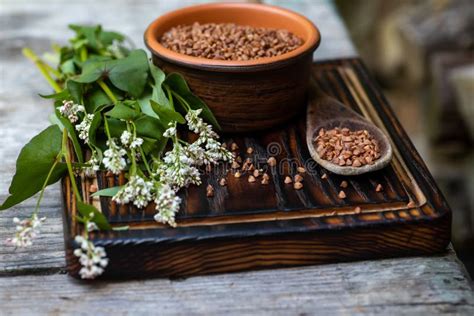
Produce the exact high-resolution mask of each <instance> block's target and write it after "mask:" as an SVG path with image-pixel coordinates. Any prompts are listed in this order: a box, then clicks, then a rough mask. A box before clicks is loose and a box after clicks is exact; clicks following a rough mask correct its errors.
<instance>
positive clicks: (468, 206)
mask: <svg viewBox="0 0 474 316" xmlns="http://www.w3.org/2000/svg"><path fill="white" fill-rule="evenodd" d="M335 4H336V6H337V8H338V10H339V13H340V14H341V16H342V18H343V19H344V21H345V23H346V26H347V29H348V31H349V33H350V35H351V38H352V40H353V42H354V45H355V46H356V48H357V50H358V52H359V54H360V55H361V57H362V59H363V60H364V62H365V63H366V65H367V66H368V67H369V68H370V70H371V71H372V74H374V75H375V76H376V78H377V81H378V83H379V84H380V85H381V86H382V88H383V90H384V92H385V95H386V97H387V98H388V99H389V102H390V103H391V105H392V107H393V109H394V111H395V112H396V114H397V116H398V118H399V120H400V121H401V123H402V125H403V126H404V128H405V129H406V131H407V133H408V135H409V136H410V138H411V140H412V141H413V142H414V144H415V146H416V148H417V149H418V151H419V152H420V154H421V156H422V157H423V158H424V160H425V162H426V164H427V165H428V168H429V170H430V171H431V173H432V174H433V176H434V178H435V179H436V182H437V183H438V185H439V186H440V188H441V191H442V192H443V193H444V195H445V197H446V199H447V200H448V202H449V204H450V206H451V208H452V210H453V213H454V216H453V234H452V241H453V244H454V248H455V249H456V252H457V254H458V256H459V257H460V259H461V260H462V261H463V262H464V264H465V266H466V268H467V269H468V270H469V272H470V274H471V276H474V151H473V139H474V50H473V48H474V1H472V0H423V1H420V0H403V1H398V0H390V1H375V0H370V1H367V0H351V1H348V0H336V1H335Z"/></svg>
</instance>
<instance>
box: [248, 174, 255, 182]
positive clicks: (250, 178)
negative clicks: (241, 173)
mask: <svg viewBox="0 0 474 316" xmlns="http://www.w3.org/2000/svg"><path fill="white" fill-rule="evenodd" d="M248 181H249V182H250V183H253V182H255V177H254V176H252V175H250V176H249V178H248Z"/></svg>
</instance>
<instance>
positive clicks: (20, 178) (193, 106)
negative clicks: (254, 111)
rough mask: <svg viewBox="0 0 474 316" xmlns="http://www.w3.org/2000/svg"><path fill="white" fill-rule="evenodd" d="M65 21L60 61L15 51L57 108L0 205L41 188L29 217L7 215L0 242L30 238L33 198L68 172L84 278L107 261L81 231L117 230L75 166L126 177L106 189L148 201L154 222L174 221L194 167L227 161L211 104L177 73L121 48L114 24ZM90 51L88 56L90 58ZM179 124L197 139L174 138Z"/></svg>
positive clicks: (196, 172) (122, 198)
mask: <svg viewBox="0 0 474 316" xmlns="http://www.w3.org/2000/svg"><path fill="white" fill-rule="evenodd" d="M70 28H71V29H72V30H73V31H74V32H75V33H76V34H75V37H73V38H72V39H71V40H70V43H71V44H70V45H66V46H63V47H57V46H56V47H55V48H54V54H56V55H57V56H56V57H57V58H55V60H57V61H58V62H59V63H58V65H57V66H56V67H52V66H50V65H49V64H48V63H46V62H45V61H43V60H42V59H41V58H40V57H38V56H37V55H36V54H35V53H34V52H33V51H31V50H30V49H24V50H23V53H24V55H25V56H26V57H27V58H29V59H30V60H31V61H33V62H34V64H35V65H36V66H37V67H38V69H39V70H40V72H41V74H42V75H43V76H44V78H45V79H46V80H47V81H48V83H49V84H50V86H51V87H52V88H53V90H54V92H55V93H54V94H51V95H48V96H45V97H46V98H49V99H54V100H55V102H54V104H55V108H56V109H57V111H55V113H54V114H53V116H52V118H51V122H52V124H53V125H51V126H49V127H48V128H47V129H45V130H44V131H43V132H41V133H40V134H39V135H37V136H35V137H34V138H33V139H32V140H31V141H30V143H28V144H27V145H26V146H25V148H24V150H22V152H21V153H20V156H19V158H18V160H17V170H16V173H15V176H14V179H13V181H12V184H11V186H10V189H9V192H10V196H9V197H8V198H7V200H6V201H5V202H4V203H3V204H1V205H0V210H3V209H8V208H10V207H12V206H13V205H16V204H18V203H20V202H22V201H24V200H25V199H27V198H28V197H30V196H32V195H33V194H35V193H39V196H38V199H37V204H36V207H35V209H34V211H33V212H32V214H31V216H30V217H29V218H26V219H19V218H15V219H14V224H15V226H16V232H15V235H14V236H13V237H11V238H9V239H8V240H7V241H8V243H9V244H10V245H13V246H16V247H26V246H29V245H31V244H32V242H33V239H34V238H35V237H37V236H38V234H39V233H40V228H41V226H42V224H43V223H44V221H45V218H44V217H40V216H39V205H40V202H41V200H42V198H43V194H44V190H45V188H46V186H47V185H49V184H52V183H55V182H57V181H59V180H60V179H61V177H64V176H66V175H67V176H68V178H69V181H70V184H71V189H72V192H73V195H74V198H75V200H76V206H77V211H78V213H77V220H78V222H79V223H82V224H83V230H82V233H81V234H80V235H79V236H77V237H76V242H77V243H78V244H79V245H80V248H79V249H77V250H76V251H75V255H76V256H77V257H78V260H79V262H80V263H81V265H82V268H81V270H80V272H79V273H80V275H81V277H82V278H95V277H97V276H99V275H100V274H102V273H103V271H104V269H105V267H106V266H107V264H108V260H107V258H106V253H105V250H104V249H103V248H101V247H96V246H95V245H94V244H93V242H92V241H91V240H90V239H89V232H90V231H92V230H96V229H101V230H109V229H117V228H112V227H111V226H110V224H108V222H107V219H106V217H105V216H104V215H103V214H102V213H101V212H100V211H99V210H97V209H96V208H95V207H94V206H92V205H90V204H87V203H84V202H83V197H82V194H81V192H80V191H79V189H78V184H77V183H76V179H77V176H78V175H79V174H80V173H81V172H83V173H84V174H85V175H86V176H89V177H93V176H94V175H95V174H96V172H98V171H104V172H111V173H113V174H114V175H124V176H125V177H126V178H127V179H128V182H127V183H126V184H125V185H124V186H121V187H116V188H106V190H105V191H107V190H108V192H109V193H107V194H109V195H108V196H111V197H112V199H113V200H114V201H115V202H117V203H121V204H125V203H131V204H133V205H135V206H136V207H137V208H140V209H143V208H145V207H146V206H147V205H149V204H150V203H154V204H155V209H156V214H155V216H154V218H155V220H156V221H157V222H160V223H164V224H168V225H170V226H172V227H175V226H177V223H176V214H177V213H178V212H179V209H180V205H181V202H182V201H181V198H180V197H179V196H178V193H179V190H180V189H182V188H184V187H187V186H189V185H199V184H201V178H200V170H201V167H203V166H208V165H209V164H215V163H218V162H220V161H231V160H232V159H233V156H232V154H231V153H230V152H229V151H228V150H227V149H225V148H223V146H222V144H221V142H219V140H218V135H217V133H216V132H215V131H214V130H213V127H212V125H211V124H208V123H212V124H213V126H218V122H217V121H216V119H215V117H214V116H213V115H212V112H211V111H210V110H209V108H208V107H207V106H206V104H205V103H204V102H202V100H200V99H199V97H197V96H195V95H194V94H193V93H192V91H191V90H189V88H188V86H187V84H186V82H185V80H184V78H183V77H182V76H181V75H179V74H176V73H171V74H165V73H164V72H163V71H162V70H160V69H159V68H158V67H156V66H154V65H153V64H151V63H150V61H149V59H148V57H147V55H146V53H145V52H144V51H143V50H140V49H137V50H131V49H129V48H128V47H126V46H125V45H124V39H125V37H124V36H123V35H121V34H119V33H117V32H107V31H105V30H103V29H102V28H101V26H79V25H71V26H70ZM91 34H94V36H93V37H91ZM97 57H99V58H97ZM92 58H94V62H93V63H89V61H90V60H91V59H92ZM132 77H133V78H134V80H130V78H132ZM150 90H152V91H151V92H152V93H150ZM178 105H179V106H178ZM182 115H184V116H185V118H183V116H182ZM64 119H66V120H64ZM204 119H205V120H206V122H208V123H206V122H204ZM178 124H181V125H180V127H179V129H180V130H181V129H184V128H187V129H188V130H190V131H192V132H194V133H196V134H197V135H198V138H197V140H196V141H194V142H188V141H186V140H184V139H181V138H180V137H179V136H178V132H177V130H178ZM109 125H110V126H109ZM137 126H138V127H139V128H137ZM163 129H165V132H164V133H161V131H163ZM70 145H71V146H70ZM70 147H71V150H70ZM72 149H73V150H72ZM84 156H90V158H89V160H88V161H86V162H84ZM51 157H55V159H51ZM32 161H34V163H31V162H32ZM35 179H36V181H35ZM38 179H40V180H38ZM43 179H44V181H43ZM111 189H112V190H111ZM100 191H103V190H100ZM100 191H99V192H96V193H97V195H101V194H99V193H100ZM25 192H28V193H27V194H25ZM111 192H116V193H115V194H112V193H111ZM102 194H103V193H102ZM89 212H90V213H89Z"/></svg>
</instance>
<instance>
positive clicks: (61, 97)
mask: <svg viewBox="0 0 474 316" xmlns="http://www.w3.org/2000/svg"><path fill="white" fill-rule="evenodd" d="M39 96H40V97H42V98H43V99H55V100H61V101H62V100H66V99H67V97H68V96H69V92H68V91H67V89H64V90H63V91H61V92H58V93H53V94H39Z"/></svg>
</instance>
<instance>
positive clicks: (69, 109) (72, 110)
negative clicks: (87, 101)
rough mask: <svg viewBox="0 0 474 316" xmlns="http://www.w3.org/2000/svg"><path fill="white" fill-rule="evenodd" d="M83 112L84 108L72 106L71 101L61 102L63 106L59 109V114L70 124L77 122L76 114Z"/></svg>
mask: <svg viewBox="0 0 474 316" xmlns="http://www.w3.org/2000/svg"><path fill="white" fill-rule="evenodd" d="M79 112H85V109H84V106H82V105H80V104H74V102H73V101H66V100H64V101H63V105H62V106H60V107H59V113H61V115H62V116H65V117H67V118H68V119H69V121H71V123H75V122H77V120H78V119H79V116H78V113H79Z"/></svg>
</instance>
